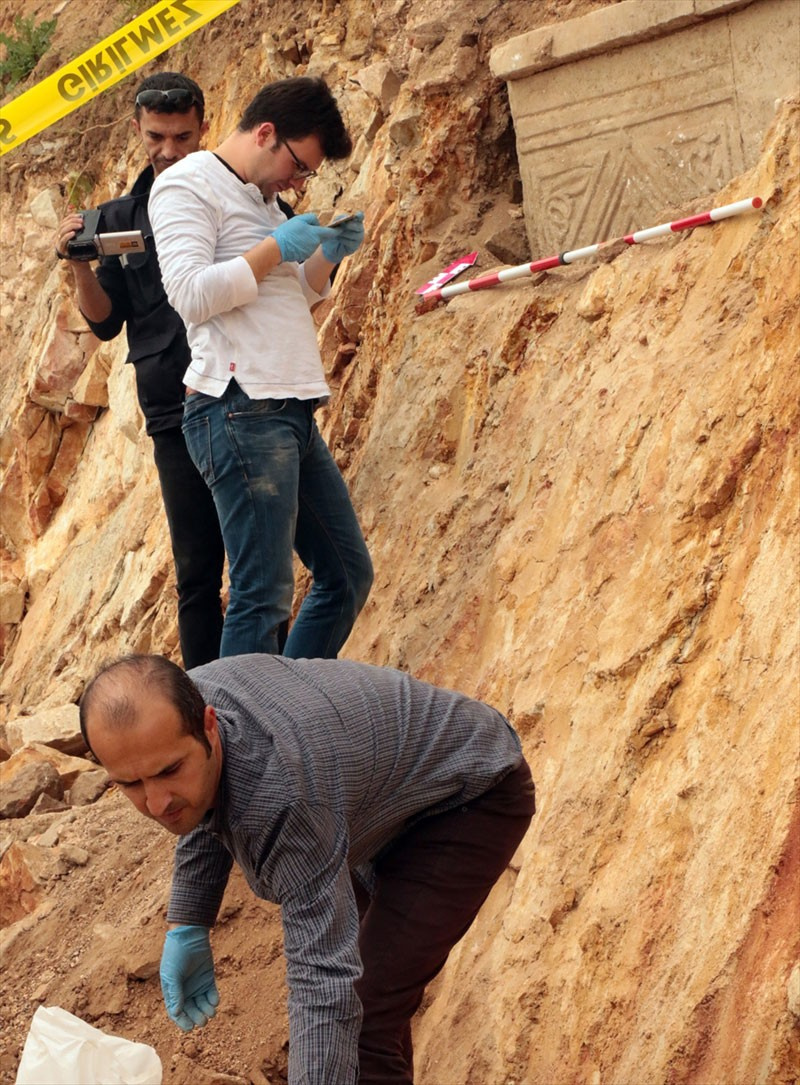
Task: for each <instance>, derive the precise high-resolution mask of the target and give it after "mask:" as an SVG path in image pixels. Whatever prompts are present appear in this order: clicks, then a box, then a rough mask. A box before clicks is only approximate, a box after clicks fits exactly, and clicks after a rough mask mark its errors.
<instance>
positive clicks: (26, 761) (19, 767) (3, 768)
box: [0, 754, 64, 818]
mask: <svg viewBox="0 0 800 1085" xmlns="http://www.w3.org/2000/svg"><path fill="white" fill-rule="evenodd" d="M42 794H47V795H50V796H51V797H52V798H54V799H60V798H61V797H62V795H63V794H64V785H63V784H62V782H61V778H60V777H59V775H58V771H57V769H56V768H55V766H54V765H52V764H51V763H50V761H48V760H47V759H46V758H43V757H32V756H19V755H16V754H15V755H14V756H13V757H10V758H9V759H8V761H4V762H3V763H2V764H0V818H24V817H25V815H26V814H28V813H30V811H31V810H32V809H33V807H34V805H35V803H36V800H37V799H38V798H39V796H40V795H42Z"/></svg>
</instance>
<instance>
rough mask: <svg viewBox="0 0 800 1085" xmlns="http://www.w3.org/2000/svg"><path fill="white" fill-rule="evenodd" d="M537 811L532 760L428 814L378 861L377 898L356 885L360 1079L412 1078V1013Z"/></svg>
mask: <svg viewBox="0 0 800 1085" xmlns="http://www.w3.org/2000/svg"><path fill="white" fill-rule="evenodd" d="M534 810H535V802H534V786H533V780H532V779H531V773H530V769H529V768H528V765H527V764H526V762H525V761H523V762H522V764H521V765H519V767H518V768H516V769H514V770H513V771H512V772H511V773H509V775H508V776H506V777H505V778H504V779H503V780H501V781H500V783H499V784H496V785H495V786H494V787H493V788H491V789H490V790H489V791H487V792H485V793H484V794H483V795H481V796H479V797H478V798H477V799H473V800H472V802H470V803H467V804H466V805H465V806H459V807H456V808H455V809H454V810H448V811H447V812H446V813H444V814H436V815H434V816H432V817H429V818H424V819H423V820H422V821H420V822H418V823H417V824H416V825H415V826H414V827H413V828H412V829H410V830H409V831H408V832H407V833H405V834H404V835H403V836H401V837H400V838H399V839H398V840H397V841H396V842H395V843H394V844H392V845H391V846H390V847H389V849H388V850H387V851H386V852H384V854H383V855H382V856H381V857H380V858H379V860H378V862H377V863H376V868H375V869H376V875H377V883H376V890H375V894H374V896H373V897H372V898H371V899H370V898H369V897H368V896H367V894H366V893H365V892H364V891H363V889H361V888H360V886H358V885H356V898H357V900H358V905H359V912H360V915H361V928H360V934H359V950H360V952H361V959H362V962H363V965H364V974H363V975H362V977H361V979H360V980H359V981H358V982H357V984H356V991H357V993H358V996H359V998H360V999H361V1003H362V1005H363V1007H364V1021H363V1024H362V1027H361V1037H360V1040H359V1085H389V1083H391V1085H412V1083H413V1080H414V1064H413V1054H412V1046H411V1018H412V1017H413V1016H414V1013H415V1012H416V1010H417V1009H418V1007H419V1004H420V1002H421V1001H422V995H423V992H424V990H425V986H426V984H428V983H429V982H430V981H431V980H432V979H433V977H434V976H435V975H436V974H437V972H439V971H440V970H441V968H442V966H443V965H444V963H445V961H446V960H447V955H448V953H449V952H450V950H451V949H452V947H453V946H454V945H455V944H456V942H458V941H459V939H461V938H462V937H463V936H464V934H465V933H466V931H467V929H468V928H469V926H470V924H471V923H472V921H473V920H474V918H475V916H476V915H477V913H478V910H479V909H480V907H481V905H482V904H483V902H484V901H485V900H486V898H487V896H488V895H489V892H490V890H491V888H492V886H493V885H494V883H495V882H496V881H497V879H498V878H499V877H500V875H501V874H502V873H503V871H504V870H505V869H506V867H507V866H508V863H509V861H510V860H511V857H512V856H513V854H514V852H515V851H516V849H517V845H518V844H519V842H520V840H521V839H522V837H523V836H524V835H525V831H526V829H527V828H528V825H529V824H530V821H531V818H532V817H533V814H534ZM354 884H355V883H354Z"/></svg>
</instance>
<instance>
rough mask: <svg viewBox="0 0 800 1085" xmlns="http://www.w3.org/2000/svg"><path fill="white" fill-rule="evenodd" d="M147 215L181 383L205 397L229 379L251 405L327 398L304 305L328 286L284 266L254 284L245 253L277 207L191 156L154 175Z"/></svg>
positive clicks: (275, 221) (205, 157)
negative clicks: (183, 336) (179, 330)
mask: <svg viewBox="0 0 800 1085" xmlns="http://www.w3.org/2000/svg"><path fill="white" fill-rule="evenodd" d="M148 209H149V214H150V221H151V223H152V226H153V234H154V236H155V241H156V249H157V252H158V260H159V264H160V265H161V275H162V278H163V280H164V287H165V289H166V292H167V297H168V298H169V301H170V304H171V305H172V307H173V308H174V309H175V310H176V311H177V312H178V313H179V314H180V316H181V317H182V319H183V321H184V323H185V324H186V332H187V336H188V339H189V345H190V347H191V350H192V361H191V365H190V366H189V368H188V369H187V371H186V374H185V376H184V381H185V383H186V384H187V385H188V386H189V387H191V388H193V389H196V390H197V391H199V392H205V393H206V394H207V395H210V396H221V395H222V394H223V392H224V391H225V389H226V387H227V386H228V383H229V382H230V380H231V379H232V378H235V379H236V381H237V383H238V384H239V386H240V387H241V388H242V390H243V391H244V392H246V393H247V395H248V396H250V398H251V399H316V398H322V397H325V396H327V395H328V394H329V389H328V386H327V383H326V381H325V374H324V371H323V368H322V360H321V358H320V353H319V347H318V345H317V333H316V327H315V325H314V322H313V320H312V319H311V314H310V307H311V306H312V305H314V304H316V303H317V302H319V301H321V300H322V299H323V298H324V297H326V296H327V294H328V293H329V292H330V285H329V284H328V285H326V288H325V290H324V292H323V293H321V294H319V293H317V291H316V290H314V289H312V287H311V286H309V284H308V282H307V281H306V278H305V274H304V271H303V265H302V264H296V263H292V262H284V263H282V264H279V265H278V267H276V268H275V269H274V270H273V271H271V272H270V273H269V275H267V276H266V278H265V279H262V280H261V282H256V279H255V277H254V275H253V272H252V270H251V268H250V265H249V264H248V263H247V261H246V260H245V259H244V256H243V253H245V252H247V251H248V250H249V249H251V248H253V246H254V245H257V244H258V242H259V241H263V239H264V238H265V237H268V236H269V235H270V234H271V233H272V231H273V230H275V228H276V227H278V226H280V225H281V223H283V222H285V221H286V216H285V215H284V214H283V212H282V211H281V209H280V207H279V206H278V204H277V201H276V200H274V199H273V200H270V201H269V202H266V201H265V199H264V197H263V196H262V194H261V192H260V191H259V189H258V188H257V187H256V185H253V184H244V183H243V182H242V181H241V180H240V179H239V178H238V177H237V176H236V174H234V173H233V172H231V170H229V169H228V168H227V167H226V166H225V165H223V163H222V162H220V160H219V159H218V158H217V157H216V156H215V155H214V154H212V153H211V152H210V151H196V152H195V153H194V154H190V155H187V156H186V158H184V159H182V160H181V161H180V162H176V163H175V165H173V166H170V167H169V169H167V170H164V172H163V173H162V174H161V175H160V176H159V177H157V178H156V180H155V182H154V184H153V188H152V191H151V193H150V202H149V207H148Z"/></svg>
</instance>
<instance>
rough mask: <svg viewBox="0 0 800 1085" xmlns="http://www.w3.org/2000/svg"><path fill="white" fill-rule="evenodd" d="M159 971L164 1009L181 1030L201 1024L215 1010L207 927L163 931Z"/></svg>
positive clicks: (214, 985) (217, 1000)
mask: <svg viewBox="0 0 800 1085" xmlns="http://www.w3.org/2000/svg"><path fill="white" fill-rule="evenodd" d="M160 975H161V991H162V994H163V995H164V1004H165V1005H166V1007H167V1013H168V1014H169V1015H170V1017H171V1018H172V1020H173V1021H174V1022H175V1024H176V1025H177V1026H178V1028H181V1029H183V1031H184V1032H191V1031H192V1029H193V1028H194V1027H195V1026H197V1028H201V1027H202V1026H203V1025H205V1024H207V1023H208V1021H209V1019H210V1018H212V1017H213V1016H214V1014H215V1013H216V1012H217V1006H218V1005H219V994H218V992H217V985H216V983H215V982H214V959H213V957H212V956H211V940H210V937H209V929H208V927H175V928H174V929H173V930H171V931H167V937H166V939H165V941H164V952H163V953H162V954H161V968H160Z"/></svg>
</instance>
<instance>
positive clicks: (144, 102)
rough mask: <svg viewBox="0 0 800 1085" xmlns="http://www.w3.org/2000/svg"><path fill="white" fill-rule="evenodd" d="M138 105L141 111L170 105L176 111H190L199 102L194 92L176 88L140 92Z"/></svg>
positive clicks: (137, 96)
mask: <svg viewBox="0 0 800 1085" xmlns="http://www.w3.org/2000/svg"><path fill="white" fill-rule="evenodd" d="M136 105H137V106H139V107H140V108H141V109H152V108H153V106H156V107H158V106H162V107H164V106H167V107H169V106H170V105H171V106H174V107H175V109H188V108H189V106H192V105H199V102H198V101H197V98H195V96H194V94H193V93H192V91H190V90H187V89H186V88H185V87H174V88H173V89H172V90H140V91H139V93H138V94H137V95H136Z"/></svg>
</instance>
